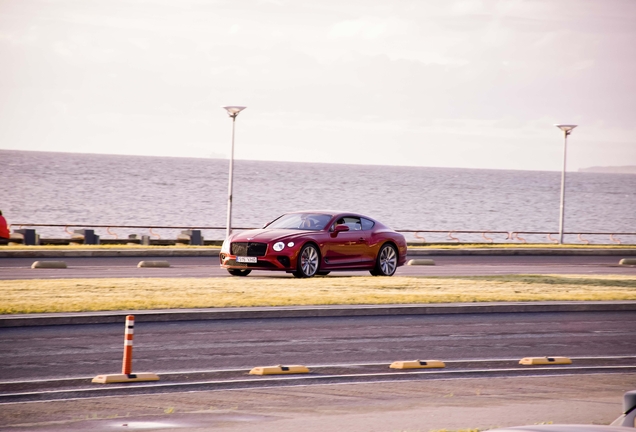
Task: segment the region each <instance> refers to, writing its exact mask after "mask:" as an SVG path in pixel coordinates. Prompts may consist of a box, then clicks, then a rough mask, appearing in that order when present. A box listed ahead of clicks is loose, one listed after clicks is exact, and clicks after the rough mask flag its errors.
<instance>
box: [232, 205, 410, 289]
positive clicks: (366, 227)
mask: <svg viewBox="0 0 636 432" xmlns="http://www.w3.org/2000/svg"><path fill="white" fill-rule="evenodd" d="M220 260H221V267H223V268H225V269H227V271H228V272H230V274H231V275H234V276H247V275H248V274H249V273H250V272H251V271H252V270H282V271H286V272H287V273H292V274H293V275H294V276H296V277H299V278H306V277H312V276H315V275H319V276H325V275H327V274H329V272H331V271H333V270H369V271H370V272H371V274H372V275H374V276H392V275H393V273H395V270H396V269H397V267H399V266H401V265H404V263H405V261H406V240H405V239H404V236H403V235H402V234H400V233H397V232H395V231H393V230H392V229H391V228H389V227H387V226H386V225H383V224H381V223H380V222H378V221H376V220H374V219H372V218H370V217H367V216H362V215H359V214H355V213H347V212H332V211H300V212H293V213H287V214H284V215H282V216H280V217H279V218H277V219H274V220H273V221H271V222H269V223H267V224H266V225H265V226H264V227H263V228H262V229H255V230H250V231H244V232H240V233H237V234H232V235H230V237H228V238H227V239H226V240H225V241H224V242H223V246H222V247H221V254H220Z"/></svg>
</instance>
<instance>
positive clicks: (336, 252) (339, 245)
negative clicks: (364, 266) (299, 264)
mask: <svg viewBox="0 0 636 432" xmlns="http://www.w3.org/2000/svg"><path fill="white" fill-rule="evenodd" d="M336 225H346V226H347V227H348V228H349V230H348V231H340V232H336V231H335V226H336ZM329 232H330V236H329V240H328V244H327V245H326V246H327V247H326V248H325V254H324V255H325V256H324V258H323V259H324V261H325V264H327V265H328V266H331V267H350V266H356V265H360V263H361V262H365V261H368V255H369V253H368V249H369V232H365V231H363V230H362V224H361V221H360V218H359V217H357V216H345V217H342V218H339V219H338V220H337V221H336V222H334V224H333V225H332V226H331V228H330V230H329Z"/></svg>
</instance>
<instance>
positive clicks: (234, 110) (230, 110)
mask: <svg viewBox="0 0 636 432" xmlns="http://www.w3.org/2000/svg"><path fill="white" fill-rule="evenodd" d="M245 108H247V107H244V106H224V107H223V109H225V110H226V111H227V114H228V115H229V116H230V117H232V118H236V116H237V115H238V113H240V112H241V111H243V110H244V109H245Z"/></svg>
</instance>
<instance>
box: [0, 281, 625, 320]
mask: <svg viewBox="0 0 636 432" xmlns="http://www.w3.org/2000/svg"><path fill="white" fill-rule="evenodd" d="M551 300H561V301H564V300H573V301H582V300H636V278H634V277H630V276H618V275H612V276H605V275H603V276H589V275H551V276H545V275H511V276H482V277H392V278H377V277H333V276H330V277H324V278H312V279H304V280H297V279H292V278H287V277H267V278H257V277H248V278H229V277H228V278H196V279H195V278H192V279H189V278H171V279H167V278H148V279H144V278H127V279H124V278H122V279H53V280H8V281H0V314H17V313H42V312H80V311H102V310H128V309H136V310H143V309H180V308H211V307H246V306H291V305H333V304H343V305H344V304H408V303H454V302H498V301H551Z"/></svg>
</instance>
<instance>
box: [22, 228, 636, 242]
mask: <svg viewBox="0 0 636 432" xmlns="http://www.w3.org/2000/svg"><path fill="white" fill-rule="evenodd" d="M9 226H10V227H19V228H23V227H46V228H64V231H65V232H66V233H67V234H69V236H72V235H73V233H72V232H71V231H69V229H70V228H105V229H106V232H107V234H108V235H110V236H112V237H113V238H114V239H117V238H118V234H117V233H116V232H113V231H112V230H113V229H147V230H148V233H149V234H150V235H151V236H153V237H156V238H158V239H161V235H160V234H158V233H156V232H154V231H153V230H195V229H196V230H215V231H225V227H224V226H193V225H112V224H86V223H83V224H82V223H79V224H38V223H13V224H10V225H9ZM232 229H234V230H241V231H243V230H250V229H254V227H233V228H232ZM396 231H397V232H401V233H412V234H413V236H414V237H415V239H416V241H419V242H421V243H422V244H424V243H431V242H427V240H426V239H427V237H428V238H430V235H434V236H439V235H440V234H441V235H446V238H445V239H444V240H445V241H439V240H438V241H435V242H434V243H440V242H455V243H463V242H462V240H460V238H459V237H460V236H464V237H465V236H470V237H472V239H471V240H469V241H465V242H464V243H466V242H468V243H477V242H485V243H494V242H495V240H494V239H493V237H495V236H498V235H501V236H502V237H503V236H505V238H503V239H502V240H503V241H515V242H516V241H519V242H521V243H527V239H526V237H527V236H542V237H543V236H545V237H546V239H547V242H549V243H558V240H557V239H555V238H553V237H552V236H553V235H557V234H558V233H557V232H556V231H492V230H421V229H397V230H396ZM564 235H570V236H572V235H575V236H577V239H578V240H579V241H580V242H581V243H583V244H589V243H590V241H589V240H588V239H586V238H585V237H584V236H587V237H589V236H595V237H604V238H607V239H608V240H609V241H610V242H611V243H614V244H622V243H623V241H622V240H621V239H620V238H619V237H631V238H633V243H636V232H566V233H564ZM475 236H481V238H482V239H483V241H475V240H474V237H475ZM547 242H546V243H547ZM629 244H632V243H629Z"/></svg>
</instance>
